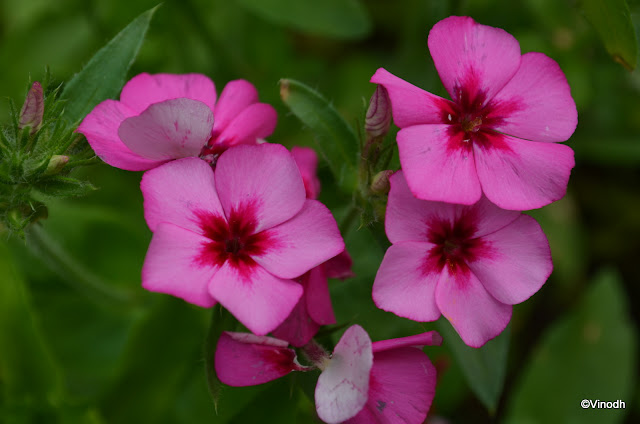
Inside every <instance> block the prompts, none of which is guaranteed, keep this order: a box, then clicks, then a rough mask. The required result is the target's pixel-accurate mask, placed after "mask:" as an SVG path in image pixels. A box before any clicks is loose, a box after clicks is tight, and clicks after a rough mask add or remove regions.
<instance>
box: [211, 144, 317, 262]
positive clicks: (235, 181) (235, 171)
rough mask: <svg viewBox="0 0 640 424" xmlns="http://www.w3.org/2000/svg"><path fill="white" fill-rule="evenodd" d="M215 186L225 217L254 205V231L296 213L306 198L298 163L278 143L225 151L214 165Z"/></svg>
mask: <svg viewBox="0 0 640 424" xmlns="http://www.w3.org/2000/svg"><path fill="white" fill-rule="evenodd" d="M216 188H217V192H218V195H219V197H220V201H221V203H222V206H223V208H224V210H225V212H226V214H227V216H229V215H230V214H231V211H232V210H234V209H235V210H241V209H242V208H243V207H245V205H246V204H248V203H252V204H253V206H254V208H255V209H256V221H257V223H256V230H255V232H256V233H257V232H260V231H262V230H264V229H266V228H271V227H274V226H276V225H278V224H281V223H283V222H285V221H287V220H288V219H290V218H292V217H293V216H295V215H296V214H297V213H298V212H299V211H300V209H302V206H303V205H304V203H305V198H306V196H305V192H304V184H303V183H302V178H301V177H300V172H299V171H298V166H297V165H296V163H295V161H294V160H293V157H292V156H291V153H289V151H288V150H287V149H286V148H285V147H283V146H281V145H279V144H261V145H259V146H248V145H243V146H236V147H233V148H231V149H229V150H227V151H225V152H224V153H223V154H222V155H220V158H219V159H218V163H217V165H216ZM298 275H300V274H298Z"/></svg>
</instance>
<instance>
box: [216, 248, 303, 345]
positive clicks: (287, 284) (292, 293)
mask: <svg viewBox="0 0 640 424" xmlns="http://www.w3.org/2000/svg"><path fill="white" fill-rule="evenodd" d="M209 293H210V294H211V296H213V297H214V298H215V299H217V300H218V301H219V302H220V303H221V304H222V306H224V307H225V308H227V309H228V310H229V311H230V312H231V314H233V316H235V317H236V318H237V319H238V321H240V322H241V323H242V324H243V325H244V326H245V327H247V328H248V329H249V330H250V331H251V332H252V333H254V334H257V335H259V336H263V335H265V334H267V333H268V332H270V331H272V330H273V329H275V328H276V327H277V326H279V325H280V324H282V322H283V321H284V320H285V319H286V318H287V316H289V314H290V313H291V311H292V310H293V307H294V306H296V303H298V300H299V299H300V296H302V286H301V285H300V284H298V283H296V282H294V281H291V280H283V279H281V278H278V277H274V276H273V275H271V274H269V273H268V272H267V271H265V270H264V269H263V268H262V267H261V266H257V265H255V266H254V267H253V268H251V269H250V270H249V271H247V270H246V269H240V270H238V269H237V268H235V267H234V266H232V265H230V263H229V262H228V261H227V262H226V263H225V264H224V265H223V266H222V267H220V269H219V270H218V272H216V274H215V276H214V277H213V279H212V280H211V283H210V284H209Z"/></svg>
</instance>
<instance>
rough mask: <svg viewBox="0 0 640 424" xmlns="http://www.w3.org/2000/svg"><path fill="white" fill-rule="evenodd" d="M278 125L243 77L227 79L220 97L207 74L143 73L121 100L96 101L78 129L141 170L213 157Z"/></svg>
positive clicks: (120, 162) (108, 156) (111, 157)
mask: <svg viewBox="0 0 640 424" xmlns="http://www.w3.org/2000/svg"><path fill="white" fill-rule="evenodd" d="M275 125H276V112H275V110H274V109H273V107H272V106H270V105H267V104H264V103H258V93H257V91H256V89H255V88H254V86H253V85H252V84H251V83H249V82H247V81H245V80H235V81H231V82H229V83H228V84H227V85H226V86H225V88H224V90H222V94H221V95H220V98H219V99H217V100H216V88H215V86H214V84H213V82H212V81H211V80H210V79H209V78H207V77H206V76H204V75H200V74H185V75H172V74H156V75H149V74H146V73H144V74H140V75H137V76H135V77H133V78H132V79H131V80H130V81H129V82H127V84H125V86H124V88H123V89H122V93H121V94H120V101H116V100H105V101H103V102H102V103H100V104H99V105H97V106H96V107H95V108H94V109H93V110H92V111H91V112H90V113H89V114H88V115H87V116H86V117H85V118H84V120H83V121H82V123H81V124H80V126H79V127H78V132H80V133H82V134H84V136H85V137H86V138H87V141H88V142H89V144H90V145H91V147H92V148H93V150H94V151H95V152H96V154H97V155H98V156H99V157H100V158H101V159H102V160H104V161H105V162H107V163H108V164H109V165H111V166H115V167H117V168H121V169H126V170H129V171H141V170H147V169H151V168H155V167H156V166H158V165H161V164H163V163H165V162H167V161H170V160H173V159H179V158H184V157H192V156H193V157H201V158H203V159H205V160H208V161H210V162H213V161H215V159H216V158H217V156H218V155H219V154H220V153H222V152H223V151H224V150H226V149H227V148H228V147H230V146H235V145H238V144H255V143H256V142H257V141H258V140H260V139H262V138H264V137H267V136H269V135H270V134H271V133H272V132H273V129H274V128H275Z"/></svg>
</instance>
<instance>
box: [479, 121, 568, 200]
mask: <svg viewBox="0 0 640 424" xmlns="http://www.w3.org/2000/svg"><path fill="white" fill-rule="evenodd" d="M486 135H487V138H488V139H489V141H490V143H498V144H506V146H508V148H507V149H497V148H485V147H483V146H481V145H479V144H474V153H475V159H476V168H477V170H478V177H479V178H480V183H481V184H482V190H483V191H484V193H485V195H486V196H487V198H488V199H489V200H491V201H492V202H493V203H495V204H496V205H498V206H500V207H501V208H503V209H513V210H529V209H536V208H540V207H542V206H546V205H548V204H549V203H551V202H554V201H556V200H558V199H561V198H562V197H563V196H564V195H565V192H566V190H567V182H568V180H569V175H570V174H571V169H572V168H573V166H574V164H575V162H574V159H573V150H571V148H570V147H568V146H565V145H563V144H551V143H542V142H535V141H526V140H520V139H517V138H513V137H509V136H506V135H502V134H498V133H487V134H486Z"/></svg>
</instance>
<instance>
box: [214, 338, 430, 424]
mask: <svg viewBox="0 0 640 424" xmlns="http://www.w3.org/2000/svg"><path fill="white" fill-rule="evenodd" d="M441 342H442V339H441V337H440V335H439V334H438V333H436V332H434V331H430V332H427V333H423V334H418V335H415V336H410V337H404V338H399V339H392V340H384V341H379V342H373V343H372V342H371V339H370V338H369V335H368V334H367V332H366V331H365V330H364V329H363V328H362V327H360V326H358V325H354V326H351V327H349V328H348V329H347V330H346V331H345V332H344V334H343V335H342V337H341V338H340V341H339V342H338V344H337V345H336V347H335V349H334V350H333V354H332V355H330V356H329V355H328V354H327V353H326V352H324V351H322V353H319V352H318V349H321V348H319V347H318V346H317V345H316V347H315V348H314V347H311V348H309V349H308V350H305V352H306V353H307V355H308V356H309V357H310V359H311V360H312V362H313V363H314V365H315V366H316V367H318V368H320V369H321V370H322V372H321V374H320V376H319V378H318V383H317V385H316V390H315V402H316V411H317V413H318V416H319V417H320V419H321V420H322V421H324V422H326V423H330V424H332V423H342V422H345V423H349V424H369V423H374V422H375V423H381V424H400V423H402V424H420V423H422V422H424V420H425V418H426V416H427V412H428V411H429V407H430V406H431V402H432V401H433V396H434V394H435V385H436V370H435V367H434V366H433V364H431V361H430V360H429V358H428V356H427V355H426V354H425V353H424V352H422V347H423V346H426V345H439V344H440V343H441ZM305 348H306V347H305ZM215 368H216V373H217V375H218V378H219V379H220V381H222V382H223V383H225V384H227V385H230V386H253V385H256V384H262V383H266V382H267V381H271V380H274V379H276V378H279V377H282V376H284V375H286V374H288V373H289V372H291V371H307V370H309V369H312V368H313V367H305V366H302V365H300V364H299V363H298V361H297V359H296V354H295V352H294V351H293V350H292V349H289V348H288V347H287V342H285V341H282V340H279V339H274V338H272V337H256V336H252V335H248V334H242V333H230V332H225V333H223V334H222V336H221V337H220V339H219V341H218V345H217V347H216V353H215Z"/></svg>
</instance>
